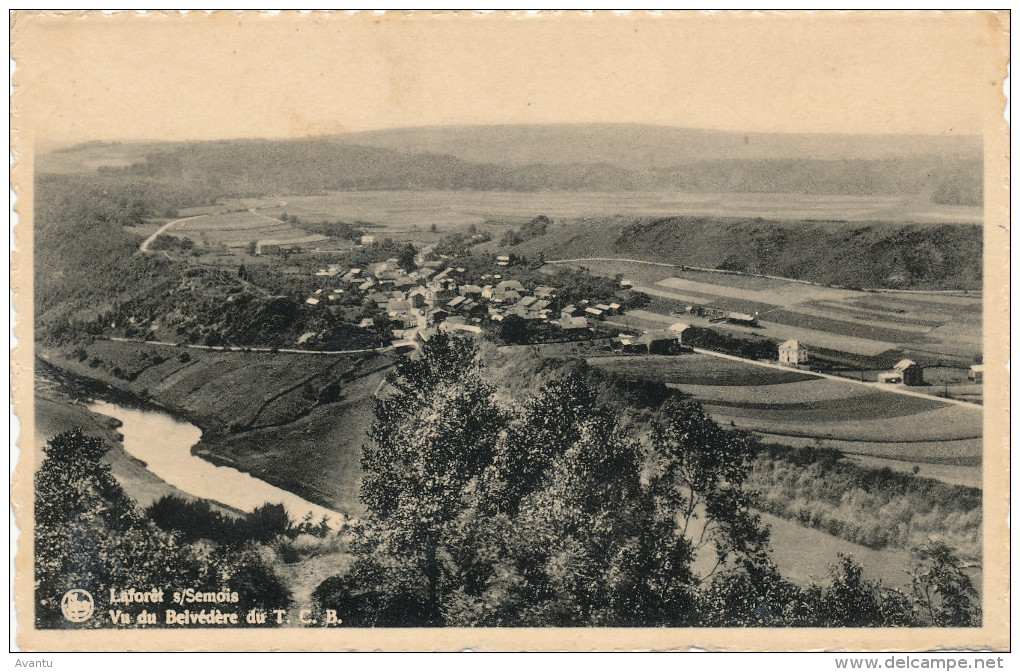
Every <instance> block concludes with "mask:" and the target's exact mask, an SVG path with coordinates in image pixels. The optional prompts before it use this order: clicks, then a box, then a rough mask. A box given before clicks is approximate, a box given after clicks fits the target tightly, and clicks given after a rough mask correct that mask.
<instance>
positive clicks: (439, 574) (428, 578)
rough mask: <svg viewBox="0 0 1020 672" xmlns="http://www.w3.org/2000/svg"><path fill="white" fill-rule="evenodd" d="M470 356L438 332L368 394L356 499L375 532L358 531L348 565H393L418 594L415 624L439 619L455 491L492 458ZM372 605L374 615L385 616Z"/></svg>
mask: <svg viewBox="0 0 1020 672" xmlns="http://www.w3.org/2000/svg"><path fill="white" fill-rule="evenodd" d="M474 355H475V348H474V346H473V345H472V344H471V343H470V342H468V341H464V340H461V339H451V338H448V337H447V336H446V335H445V334H438V335H436V336H435V337H433V338H432V339H430V340H429V341H428V342H427V343H426V344H425V345H424V346H423V348H422V355H421V357H420V358H419V359H418V360H406V361H403V362H401V363H400V364H398V365H397V367H396V371H395V373H394V374H393V375H391V376H390V378H389V379H388V380H389V383H390V387H391V388H392V389H393V393H392V394H391V395H390V396H388V397H386V398H383V399H379V400H377V402H376V422H375V423H374V424H373V426H372V430H371V433H370V436H371V438H372V439H373V443H372V445H370V446H365V447H364V449H363V457H362V469H363V470H364V472H365V476H364V479H363V481H362V488H361V493H362V501H364V503H365V505H366V507H367V509H368V511H369V514H370V517H371V523H373V524H374V527H373V530H374V532H375V533H376V534H377V535H378V536H377V537H376V539H373V540H371V541H367V542H366V541H365V540H364V539H362V543H361V549H362V557H361V558H360V559H359V562H356V566H355V568H354V570H353V573H354V574H355V575H356V576H361V575H372V576H379V574H378V572H379V568H380V567H381V566H388V567H390V568H391V569H394V568H400V571H393V572H392V573H390V574H389V576H390V577H392V578H393V579H394V580H398V579H403V580H404V591H405V592H406V591H410V592H411V593H412V594H414V595H417V596H418V597H419V598H420V617H421V619H422V621H423V622H422V623H421V624H438V623H440V622H441V613H440V606H441V604H442V595H443V591H444V590H445V588H446V586H447V584H448V575H449V573H450V568H449V566H448V564H447V561H446V559H447V557H448V553H449V549H448V540H449V537H448V534H447V533H448V528H449V526H450V524H451V523H452V521H453V520H454V519H455V518H456V517H457V515H458V514H459V513H460V512H461V511H462V510H463V508H464V502H463V500H462V494H463V491H464V489H465V488H466V487H467V485H468V483H469V482H471V481H472V480H474V479H477V478H478V477H479V476H480V475H481V473H482V471H483V470H484V468H485V467H486V466H487V465H488V464H490V463H491V461H492V446H493V442H494V440H495V438H496V436H495V433H494V432H493V431H492V430H493V428H494V427H498V426H499V425H500V424H501V423H502V414H501V412H500V410H499V409H498V408H497V406H496V405H495V403H494V401H493V399H492V389H491V388H489V387H488V386H487V385H485V384H484V383H482V382H481V380H480V379H479V378H478V377H477V376H476V375H475V376H471V375H468V374H469V373H470V372H471V371H472V370H473V369H474V368H475V366H476V365H475V361H474ZM384 592H387V591H384ZM394 593H396V594H397V595H398V596H399V595H401V594H402V593H401V591H393V590H390V591H388V594H394ZM400 599H404V598H403V597H401V598H400ZM348 607H349V605H348ZM381 609H382V611H380V612H379V614H378V615H377V616H376V618H383V617H384V616H385V613H386V612H385V610H386V607H385V604H383V605H382V606H381Z"/></svg>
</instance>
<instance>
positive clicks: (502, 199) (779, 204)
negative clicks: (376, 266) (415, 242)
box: [283, 190, 982, 227]
mask: <svg viewBox="0 0 1020 672" xmlns="http://www.w3.org/2000/svg"><path fill="white" fill-rule="evenodd" d="M284 200H285V205H284V206H283V207H285V208H287V211H288V213H290V214H298V215H299V216H300V215H302V214H303V213H307V214H308V215H309V216H310V217H311V216H312V215H318V216H321V217H324V218H341V219H360V220H364V221H369V222H375V223H378V224H381V225H385V226H395V227H410V226H412V225H418V226H422V225H424V226H426V227H427V226H428V225H429V224H431V223H436V224H438V225H442V224H447V225H450V226H467V225H468V224H470V223H472V222H474V223H481V222H483V221H485V220H486V219H489V218H499V217H510V218H515V219H516V218H520V217H526V218H528V219H530V218H531V217H534V216H536V215H539V214H544V215H546V216H548V217H552V218H576V217H601V216H612V215H639V216H672V215H687V214H690V215H699V216H711V217H769V218H776V219H800V220H819V221H822V220H845V221H870V220H884V221H904V222H917V223H942V222H957V223H961V224H980V223H981V221H982V212H981V208H980V207H967V206H933V205H932V204H931V203H923V202H917V201H913V200H912V199H909V198H899V197H889V196H831V195H818V194H707V193H690V192H680V191H626V192H604V191H602V192H581V191H569V192H568V191H527V192H524V191H519V192H512V191H475V190H470V191H469V190H449V191H427V190H423V191H411V190H407V191H384V190H378V191H367V190H366V191H338V192H326V193H324V194H321V195H317V196H285V197H284Z"/></svg>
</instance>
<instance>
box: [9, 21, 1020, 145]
mask: <svg viewBox="0 0 1020 672" xmlns="http://www.w3.org/2000/svg"><path fill="white" fill-rule="evenodd" d="M1003 20H1005V19H1003ZM999 21H1000V19H999V18H997V17H996V16H995V15H993V14H989V13H978V14H971V13H956V14H951V13H950V14H947V13H918V12H914V13H889V14H874V13H850V14H846V13H835V12H823V13H816V14H805V13H733V12H717V13H713V14H706V13H684V14H659V15H653V14H647V13H632V14H628V15H625V16H620V15H616V14H613V13H602V12H599V13H596V14H594V15H580V14H563V15H559V16H556V15H552V14H541V15H538V16H535V15H531V16H527V15H507V14H490V15H488V16H485V17H481V16H478V15H464V14H461V15H455V14H451V13H441V14H425V13H420V12H419V13H415V14H414V15H411V16H406V15H400V14H394V13H388V14H385V15H378V14H368V13H362V14H357V15H353V16H352V15H349V14H331V15H330V14H323V13H313V14H296V13H284V14H281V15H278V16H272V15H268V14H264V13H262V14H259V13H255V14H253V13H248V14H239V13H235V12H222V13H217V14H214V15H211V16H210V15H207V14H201V13H194V12H193V13H190V14H188V15H187V16H181V15H179V14H166V15H150V16H140V15H137V14H120V15H116V16H112V17H111V16H102V15H99V14H90V15H87V16H57V15H52V14H43V15H25V14H22V15H20V16H18V17H17V18H16V20H15V32H14V43H13V47H12V49H13V52H14V57H15V59H16V63H17V70H16V72H15V85H16V87H17V91H18V95H17V97H16V98H15V103H14V107H15V128H16V129H20V132H23V133H25V134H26V135H29V134H30V135H32V136H33V137H35V138H37V139H38V140H40V141H49V142H58V143H70V142H80V141H87V140H132V139H158V140H183V139H217V138H236V137H301V136H307V135H321V134H331V133H342V132H346V131H360V130H371V129H378V128H389V127H403V126H423V125H446V124H490V123H574V122H640V123H652V124H663V125H671V126H688V127H699V128H715V129H724V130H739V131H747V132H816V133H926V134H943V133H954V134H955V133H961V134H974V133H981V132H982V128H983V127H984V125H985V124H987V123H988V119H989V118H990V117H989V112H990V111H992V112H994V111H995V110H993V109H992V108H993V107H994V103H995V101H996V100H997V98H996V96H1001V90H1002V77H1004V76H1005V74H1006V70H1005V63H1006V56H1005V54H1006V49H1007V47H1006V46H1005V45H1006V42H1005V39H1006V38H1005V37H1004V33H1005V31H1004V28H1003V26H1001V25H1000V23H999ZM986 101H987V102H990V103H992V104H985V103H986ZM998 113H999V115H1000V117H999V118H1000V119H1001V106H1000V107H999V109H998Z"/></svg>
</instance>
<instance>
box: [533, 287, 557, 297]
mask: <svg viewBox="0 0 1020 672" xmlns="http://www.w3.org/2000/svg"><path fill="white" fill-rule="evenodd" d="M556 294H557V292H556V288H555V287H546V286H544V285H543V286H541V287H536V288H535V296H537V297H538V298H540V299H554V298H556Z"/></svg>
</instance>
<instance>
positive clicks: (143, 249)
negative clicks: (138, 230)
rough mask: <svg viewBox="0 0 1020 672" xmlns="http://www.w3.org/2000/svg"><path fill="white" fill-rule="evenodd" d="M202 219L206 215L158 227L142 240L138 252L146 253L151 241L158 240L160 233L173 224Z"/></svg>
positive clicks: (178, 220)
mask: <svg viewBox="0 0 1020 672" xmlns="http://www.w3.org/2000/svg"><path fill="white" fill-rule="evenodd" d="M202 217H208V215H195V216H194V217H185V218H184V219H175V220H174V221H172V222H167V223H166V224H164V225H163V226H161V227H159V229H158V230H157V231H156V232H155V233H154V234H152V235H151V236H149V237H148V238H146V239H145V240H143V241H142V244H141V245H140V246H139V247H138V251H139V252H148V251H149V245H151V244H152V241H154V240H156V238H158V237H159V236H160V234H161V233H163V232H164V231H166V230H167V229H169V228H170V227H172V226H174V225H175V224H184V222H190V221H191V220H193V219H200V218H202Z"/></svg>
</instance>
